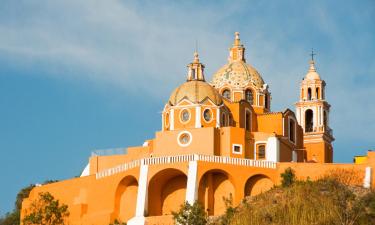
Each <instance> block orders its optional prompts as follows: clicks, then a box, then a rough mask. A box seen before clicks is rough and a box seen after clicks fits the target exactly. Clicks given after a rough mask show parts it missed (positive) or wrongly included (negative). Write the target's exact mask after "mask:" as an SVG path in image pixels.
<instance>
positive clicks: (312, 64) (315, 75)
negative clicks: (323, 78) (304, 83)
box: [305, 60, 320, 80]
mask: <svg viewBox="0 0 375 225" xmlns="http://www.w3.org/2000/svg"><path fill="white" fill-rule="evenodd" d="M305 79H308V80H320V76H319V74H318V73H317V72H316V69H315V62H314V61H313V60H311V61H310V69H309V72H307V74H306V76H305Z"/></svg>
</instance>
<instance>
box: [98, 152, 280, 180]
mask: <svg viewBox="0 0 375 225" xmlns="http://www.w3.org/2000/svg"><path fill="white" fill-rule="evenodd" d="M189 161H202V162H213V163H222V164H230V165H238V166H248V167H261V168H269V169H276V163H275V162H271V161H265V160H252V159H242V158H232V157H228V156H215V155H199V154H190V155H177V156H160V157H151V158H144V159H137V160H133V161H131V162H128V163H125V164H121V165H118V166H116V167H113V168H109V169H105V170H102V171H100V172H98V173H96V179H100V178H103V177H107V176H111V175H114V174H117V173H121V172H124V171H127V170H129V169H133V168H135V167H139V166H141V165H159V164H170V163H182V162H189Z"/></svg>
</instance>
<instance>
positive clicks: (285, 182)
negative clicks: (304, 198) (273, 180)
mask: <svg viewBox="0 0 375 225" xmlns="http://www.w3.org/2000/svg"><path fill="white" fill-rule="evenodd" d="M280 176H281V178H282V180H281V186H283V187H289V186H291V185H292V184H293V183H294V182H295V180H296V175H295V174H294V170H293V169H292V168H290V167H288V168H286V169H285V172H284V173H282V174H280Z"/></svg>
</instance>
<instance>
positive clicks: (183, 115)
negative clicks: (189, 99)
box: [181, 109, 190, 122]
mask: <svg viewBox="0 0 375 225" xmlns="http://www.w3.org/2000/svg"><path fill="white" fill-rule="evenodd" d="M189 119H190V113H189V111H188V110H187V109H184V110H182V112H181V121H182V122H187V121H189Z"/></svg>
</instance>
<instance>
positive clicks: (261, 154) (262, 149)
mask: <svg viewBox="0 0 375 225" xmlns="http://www.w3.org/2000/svg"><path fill="white" fill-rule="evenodd" d="M256 159H257V160H262V159H266V145H265V144H260V145H257V158H256Z"/></svg>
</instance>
